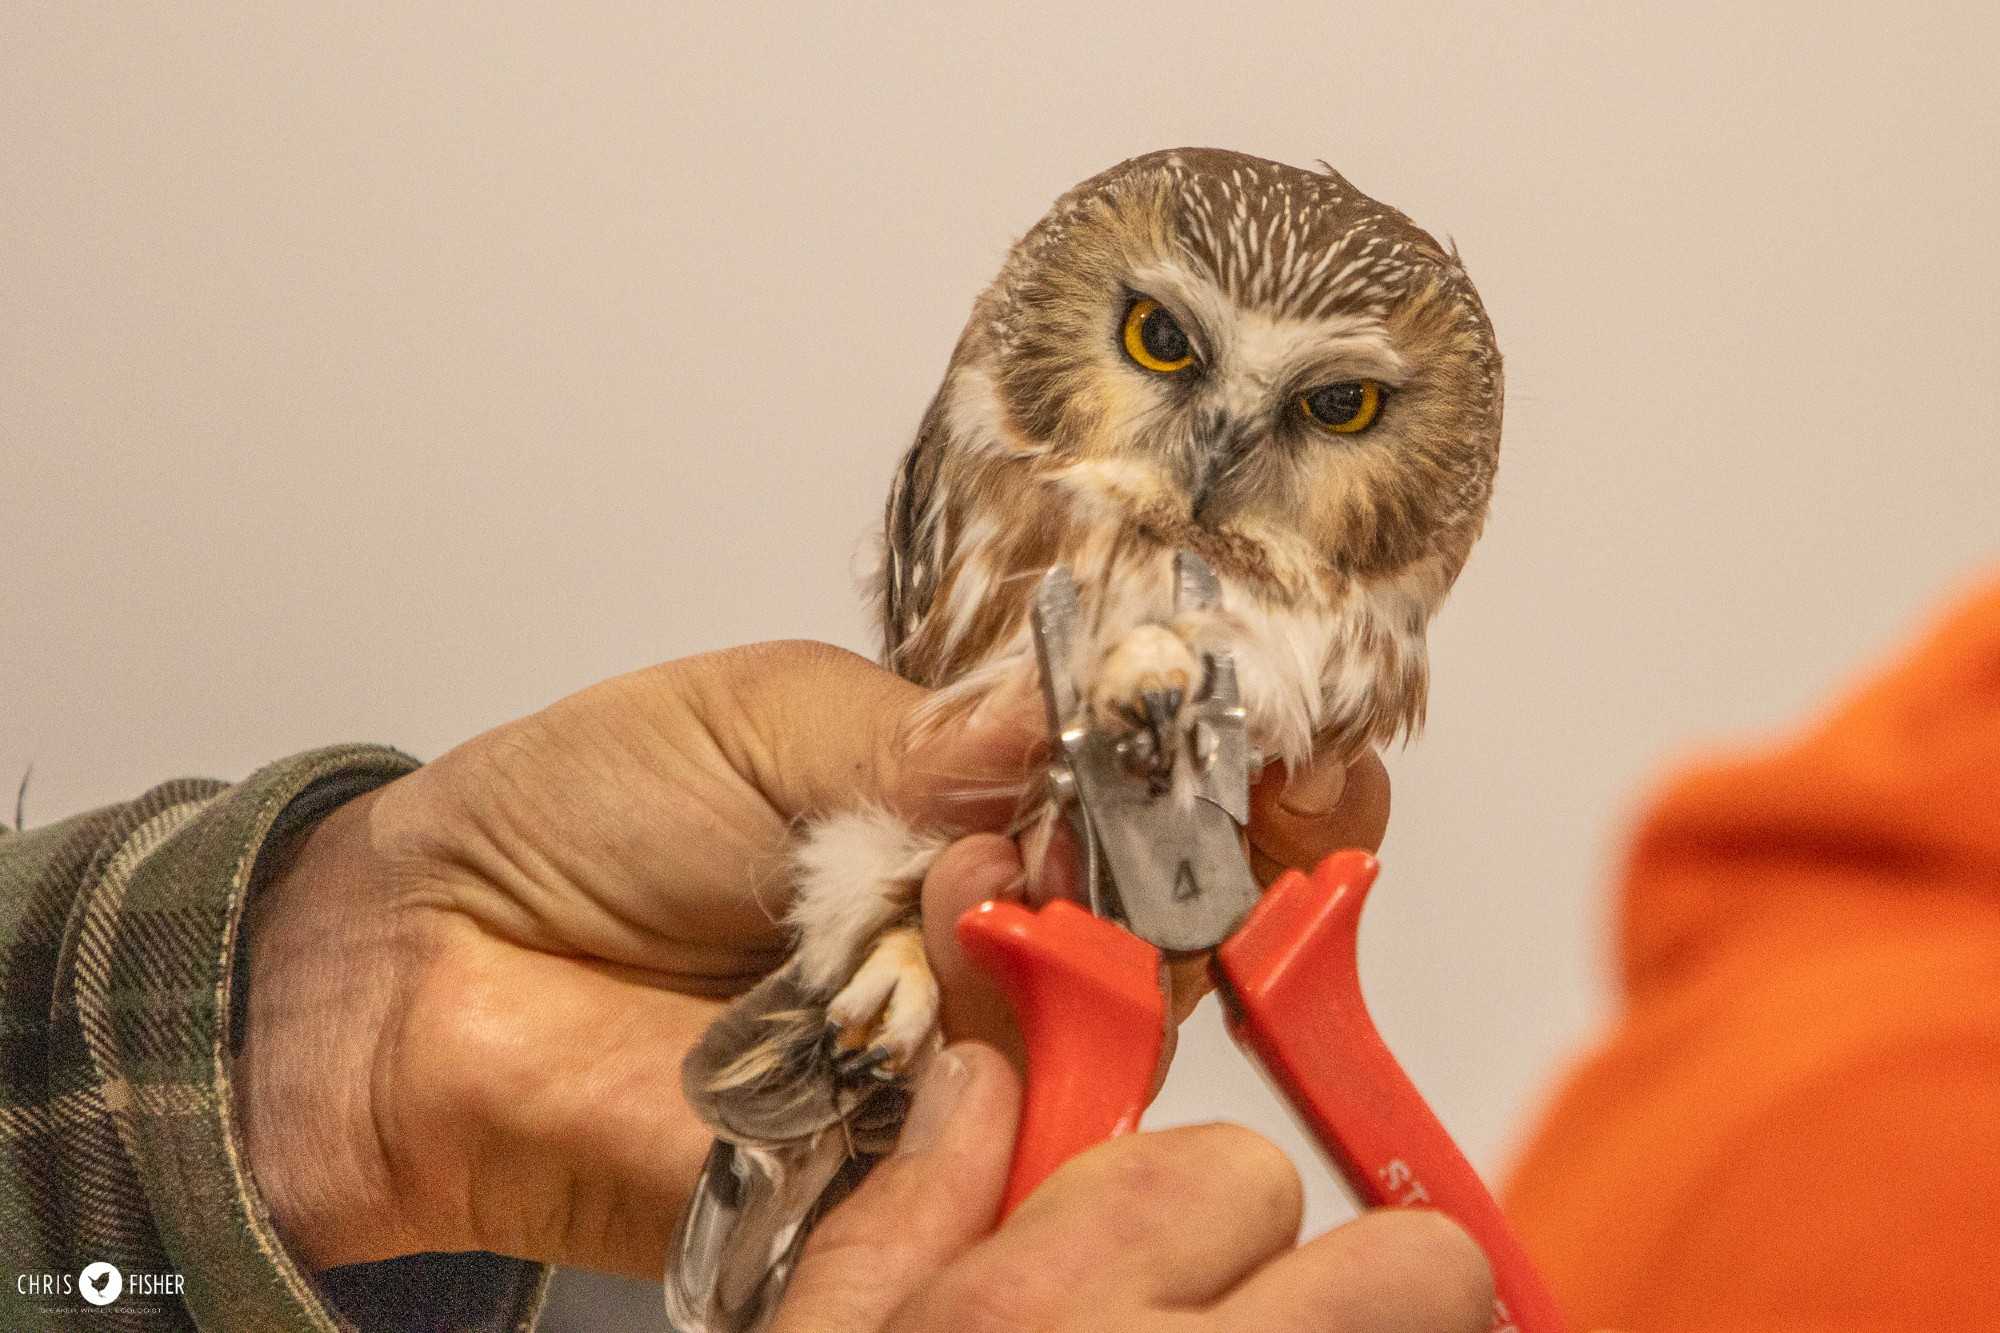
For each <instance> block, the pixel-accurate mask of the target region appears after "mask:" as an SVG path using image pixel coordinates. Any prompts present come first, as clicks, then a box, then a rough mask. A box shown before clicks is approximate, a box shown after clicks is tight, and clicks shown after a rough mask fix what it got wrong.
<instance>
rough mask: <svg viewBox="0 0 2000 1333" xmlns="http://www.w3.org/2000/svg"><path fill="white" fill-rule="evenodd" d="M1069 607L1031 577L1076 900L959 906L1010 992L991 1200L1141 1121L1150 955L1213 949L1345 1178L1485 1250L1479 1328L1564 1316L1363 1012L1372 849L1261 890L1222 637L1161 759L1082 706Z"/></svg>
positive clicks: (1069, 589)
mask: <svg viewBox="0 0 2000 1333" xmlns="http://www.w3.org/2000/svg"><path fill="white" fill-rule="evenodd" d="M1175 576H1176V582H1175V592H1176V605H1177V606H1178V607H1179V608H1180V609H1182V610H1191V609H1200V608H1206V607H1213V606H1215V605H1216V604H1217V602H1218V601H1219V597H1220V590H1219V588H1218V586H1217V583H1216V579H1215V575H1214V573H1213V572H1212V571H1211V570H1210V569H1209V568H1208V566H1207V565H1205V564H1203V563H1202V561H1201V560H1200V559H1199V558H1198V557H1196V556H1193V555H1190V554H1187V553H1182V554H1180V555H1179V556H1178V557H1177V559H1176V564H1175ZM1078 623H1079V612H1078V607H1077V595H1076V585H1075V583H1074V582H1073V581H1072V580H1071V578H1070V575H1069V572H1068V571H1067V570H1065V569H1060V568H1058V569H1055V570H1052V571H1050V573H1049V574H1048V576H1047V577H1046V578H1045V579H1044V580H1043V581H1042V586H1041V588H1040V590H1039V592H1038V594H1037V596H1036V600H1035V613H1034V629H1035V645H1036V649H1037V651H1038V652H1039V653H1040V655H1041V667H1042V685H1043V694H1044V697H1045V699H1046V701H1047V703H1048V711H1049V729H1050V732H1051V734H1052V737H1053V746H1052V748H1053V758H1052V764H1051V767H1050V784H1051V787H1052V789H1053V793H1054V795H1056V796H1057V797H1058V798H1059V799H1060V800H1061V802H1062V803H1063V808H1064V810H1065V812H1066V814H1067V816H1068V818H1069V820H1070V825H1071V827H1072V829H1074V830H1075V832H1076V835H1077V843H1078V845H1079V848H1080V850H1081V851H1082V854H1083V858H1084V861H1085V867H1086V883H1087V885H1088V888H1089V900H1090V909H1091V910H1090V911H1088V912H1086V911H1084V910H1083V908H1081V907H1079V906H1077V905H1076V904H1075V903H1071V902H1060V901H1059V902H1052V903H1049V904H1048V905H1047V906H1045V907H1043V908H1041V909H1040V910H1039V911H1031V910H1029V909H1028V908H1027V907H1024V906H1023V905H1022V904H1020V903H1011V902H991V903H985V904H982V905H981V906H979V907H975V908H973V909H972V910H971V911H970V912H967V913H966V914H965V915H964V916H962V917H960V918H959V921H958V939H959V943H960V944H961V945H962V946H963V947H964V949H965V953H966V956H967V957H968V958H970V959H971V960H972V961H973V962H974V963H975V964H976V965H978V966H979V967H980V968H981V969H982V970H984V971H985V972H986V974H987V975H988V976H989V977H990V978H992V980H993V981H994V983H995V984H996V985H997V986H998V987H999V988H1000V990H1001V991H1002V992H1004V993H1005V995H1006V997H1007V1000H1008V1003H1009V1004H1010V1005H1011V1006H1012V1007H1013V1010H1014V1016H1015V1018H1016V1019H1017V1020H1018V1021H1019V1023H1020V1027H1021V1035H1022V1040H1023V1043H1024V1045H1025V1046H1026V1049H1027V1056H1028V1070H1027V1086H1026V1088H1025V1090H1024V1096H1023V1098H1022V1103H1021V1121H1020V1128H1019V1130H1018V1131H1017V1133H1016V1137H1015V1143H1014V1159H1013V1165H1012V1166H1011V1168H1010V1171H1009V1176H1008V1181H1007V1188H1006V1193H1005V1195H1004V1196H1003V1198H1002V1201H1001V1210H1002V1215H1003V1216H1004V1215H1005V1214H1006V1213H1009V1212H1012V1211H1013V1209H1014V1208H1015V1207H1016V1206H1017V1205H1018V1204H1019V1203H1020V1202H1021V1201H1022V1200H1023V1199H1025V1198H1026V1197H1027V1196H1028V1194H1029V1193H1031V1192H1032V1191H1033V1190H1034V1188H1035V1187H1036V1186H1037V1185H1039V1184H1040V1183H1041V1182H1042V1181H1043V1180H1044V1179H1046V1178H1047V1177H1048V1176H1049V1175H1050V1174H1051V1173H1053V1172H1054V1171H1055V1170H1057V1169H1058V1168H1059V1167H1061V1166H1062V1164H1063V1163H1064V1162H1066V1161H1068V1160H1069V1159H1070V1158H1071V1157H1074V1156H1075V1155H1076V1154H1077V1153H1079V1152H1082V1151H1083V1150H1084V1149H1086V1148H1088V1147H1090V1146H1091V1145H1092V1144H1094V1143H1097V1142H1099V1141H1101V1140H1103V1139H1106V1138H1109V1137H1111V1136H1113V1135H1117V1134H1127V1133H1130V1132H1132V1131H1133V1130H1135V1129H1137V1128H1138V1127H1139V1118H1140V1116H1141V1114H1142V1113H1143V1112H1144V1111H1145V1108H1146V1104H1147V1103H1148V1102H1149V1101H1150V1100H1151V1099H1152V1095H1153V1091H1154V1089H1156V1088H1157V1087H1158V1086H1159V1072H1160V1068H1159V1066H1160V1060H1161V1056H1162V1053H1163V1052H1164V1050H1165V1049H1166V1047H1165V1035H1166V1024H1167V1022H1168V1006H1167V1003H1166V997H1165V995H1164V993H1163V991H1164V976H1165V970H1164V968H1165V960H1166V958H1167V957H1169V956H1171V955H1172V954H1174V953H1186V952H1194V951H1212V952H1210V955H1209V973H1210V975H1211V977H1212V979H1213V980H1214V983H1215V987H1216V990H1217V991H1218V993H1219V994H1220V995H1221V997H1222V1006H1223V1015H1224V1017H1225V1019H1226V1020H1227V1021H1228V1024H1229V1031H1230V1035H1231V1036H1233V1037H1234V1038H1235V1039H1236V1043H1237V1045H1238V1046H1240V1047H1241V1048H1242V1049H1243V1050H1244V1051H1245V1052H1246V1053H1247V1054H1249V1055H1250V1056H1251V1057H1252V1058H1253V1059H1254V1060H1255V1061H1256V1063H1257V1064H1258V1065H1259V1066H1261V1067H1262V1069H1263V1070H1264V1072H1265V1073H1266V1074H1267V1075H1268V1076H1269V1077H1270V1079H1271V1081H1272V1083H1273V1084H1274V1085H1275V1086H1276V1088H1277V1090H1278V1091H1279V1093H1280V1094H1281V1095H1282V1096H1283V1097H1284V1098H1285V1100H1286V1101H1288V1102H1290V1103H1291V1106H1292V1109H1293V1111H1294V1112H1295V1113H1296V1114H1297V1115H1298V1117H1299V1119H1300V1121H1301V1122H1303V1124H1304V1125H1305V1127H1306V1129H1307V1130H1308V1131H1309V1132H1310V1133H1311V1135H1312V1137H1313V1139H1314V1140H1315V1141H1316V1142H1317V1143H1318V1144H1319V1146H1320V1148H1321V1149H1322V1150H1323V1151H1324V1152H1325V1153H1326V1156H1327V1158H1328V1160H1329V1161H1330V1162H1332V1164H1333V1165H1334V1166H1335V1167H1336V1168H1337V1169H1338V1170H1339V1172H1340V1174H1341V1176H1342V1177H1343V1178H1344V1179H1345V1180H1346V1182H1347V1184H1348V1186H1349V1188H1350V1189H1351V1190H1352V1191H1353V1192H1354V1195H1355V1197H1356V1198H1357V1199H1358V1200H1360V1201H1361V1202H1362V1203H1363V1204H1364V1205H1366V1206H1369V1207H1390V1208H1392V1207H1405V1208H1409V1207H1420V1208H1433V1209H1436V1210H1438V1211H1439V1212H1442V1213H1444V1214H1446V1215H1447V1216H1449V1217H1451V1218H1453V1219H1454V1220H1456V1221H1457V1222H1458V1223H1459V1224H1460V1225H1461V1226H1463V1227H1464V1228H1465V1229H1466V1230H1467V1231H1468V1232H1470V1233H1471V1234H1472V1237H1473V1239H1474V1240H1476V1241H1478V1242H1479V1245H1480V1248H1481V1249H1483V1250H1484V1251H1485V1252H1486V1257H1487V1259H1488V1261H1489V1262H1490V1263H1491V1264H1492V1267H1493V1279H1494V1292H1495V1295H1494V1302H1493V1324H1492V1327H1493V1329H1494V1333H1562V1330H1563V1329H1564V1328H1565V1323H1564V1319H1563V1314H1562V1311H1561V1309H1560V1308H1559V1307H1558V1306H1557V1305H1556V1303H1555V1301H1554V1299H1553V1297H1552V1296H1551V1295H1550V1293H1549V1291H1548V1288H1547V1286H1546V1285H1545V1284H1544V1283H1543V1282H1542V1280H1541V1277H1540V1275H1539V1274H1538V1273H1537V1272H1536V1271H1535V1266H1534V1264H1533V1262H1532V1261H1531V1260H1530V1258H1529V1257H1528V1254H1527V1251H1526V1250H1525V1249H1523V1248H1522V1246H1521V1242H1520V1240H1519V1238H1518V1237H1516V1236H1515V1235H1514V1232H1513V1229H1512V1228H1511V1227H1510V1226H1509V1225H1508V1222H1507V1219H1506V1217H1505V1215H1503V1214H1502V1213H1501V1212H1500V1209H1499V1206H1498V1205H1497V1204H1495V1203H1494V1201H1493V1196H1492V1194H1491V1193H1489V1192H1488V1190H1487V1189H1486V1186H1485V1184H1484V1182H1482V1181H1481V1180H1480V1178H1479V1174H1478V1172H1476V1171H1474V1170H1473V1168H1472V1165H1471V1163H1469V1162H1467V1161H1466V1159H1465V1155H1464V1154H1463V1153H1461V1152H1460V1151H1459V1150H1458V1147H1457V1145H1456V1144H1454V1143H1453V1142H1452V1141H1451V1136H1450V1135H1449V1134H1448V1133H1446V1131H1445V1128H1444V1126H1443V1125H1442V1124H1440V1123H1439V1122H1438V1119H1437V1116H1436V1115H1435V1114H1433V1113H1432V1111H1431V1109H1430V1107H1429V1106H1428V1105H1426V1104H1425V1102H1424V1099H1423V1096H1422V1094H1421V1093H1419V1092H1418V1091H1417V1088H1416V1086H1415V1085H1414V1084H1412V1083H1411V1082H1410V1079H1409V1076H1408V1075H1406V1074H1405V1073H1404V1072H1403V1069H1402V1066H1401V1065H1399V1064H1398V1063H1397V1062H1396V1058H1395V1056H1394V1054H1393V1053H1391V1052H1390V1050H1389V1048H1388V1047H1387V1046H1386V1045H1384V1044H1383V1041H1382V1038H1381V1035H1380V1034H1379V1033H1378V1032H1377V1031H1376V1030H1375V1024H1374V1021H1373V1020H1372V1019H1370V1018H1369V1016H1368V1009H1367V1006H1366V1005H1365V1004H1364V1003H1363V1001H1362V996H1361V978H1360V970H1359V966H1358V960H1357V957H1356V944H1357V941H1358V938H1359V934H1360V926H1361V908H1362V905H1363V904H1364V903H1365V902H1366V900H1367V897H1368V890H1369V887H1370V886H1371V885H1372V884H1373V883H1374V882H1375V875H1376V870H1377V868H1378V867H1377V866H1376V863H1375V858H1374V857H1372V856H1370V855H1368V853H1366V852H1362V851H1355V850H1348V851H1342V852H1335V853H1334V854H1333V855H1332V856H1329V857H1327V858H1326V859H1325V860H1324V861H1322V862H1320V864H1319V865H1318V866H1317V867H1316V868H1315V869H1314V870H1313V871H1312V872H1311V874H1301V873H1300V872H1298V871H1296V870H1292V871H1286V872H1285V873H1284V874H1283V875H1280V876H1279V877H1278V878H1277V880H1276V881H1275V882H1274V883H1273V884H1272V885H1271V887H1270V889H1269V890H1267V891H1265V892H1264V893H1262V894H1261V895H1260V894H1259V892H1258V889H1257V884H1256V880H1255V879H1254V878H1253V877H1252V876H1251V874H1250V870H1249V865H1248V859H1247V857H1246V856H1245V853H1244V848H1243V845H1242V842H1241V838H1240V832H1241V829H1242V827H1243V826H1244V825H1245V824H1247V823H1248V819H1249V778H1250V770H1251V768H1252V767H1253V766H1254V763H1255V761H1254V759H1253V756H1252V754H1251V751H1250V746H1249V740H1248V737H1247V735H1246V734H1245V731H1244V718H1243V709H1242V706H1241V703H1240V701H1239V700H1238V698H1237V694H1236V669H1235V663H1234V662H1233V661H1232V660H1231V658H1230V655H1229V653H1228V652H1227V651H1226V650H1218V651H1215V652H1213V653H1212V654H1211V657H1210V661H1209V664H1208V672H1207V675H1208V680H1207V682H1206V688H1205V690H1204V691H1202V692H1201V693H1200V694H1199V695H1198V696H1197V698H1196V699H1195V701H1194V702H1193V704H1192V705H1191V706H1188V707H1183V708H1182V709H1181V710H1180V713H1179V715H1178V725H1179V726H1180V727H1181V728H1182V729H1183V734H1182V735H1180V736H1178V737H1175V738H1174V742H1175V744H1174V751H1175V753H1174V754H1173V756H1172V760H1173V771H1172V774H1171V776H1170V779H1169V780H1165V781H1163V780H1162V773H1161V767H1160V765H1159V764H1158V763H1156V762H1154V761H1156V760H1157V759H1158V758H1159V754H1160V753H1161V751H1155V752H1154V753H1152V754H1145V753H1135V750H1134V748H1133V747H1131V745H1130V743H1129V739H1128V738H1127V737H1125V736H1121V735H1114V734H1111V733H1109V732H1106V731H1102V730H1098V729H1096V728H1094V727H1093V726H1092V725H1091V721H1090V717H1089V709H1088V707H1087V701H1086V699H1085V697H1084V693H1083V691H1081V690H1080V689H1078V688H1077V681H1076V675H1075V671H1076V661H1077V653H1076V650H1077V647H1078V638H1079V632H1078Z"/></svg>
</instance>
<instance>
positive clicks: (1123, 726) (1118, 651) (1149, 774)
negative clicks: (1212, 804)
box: [1091, 625, 1211, 793]
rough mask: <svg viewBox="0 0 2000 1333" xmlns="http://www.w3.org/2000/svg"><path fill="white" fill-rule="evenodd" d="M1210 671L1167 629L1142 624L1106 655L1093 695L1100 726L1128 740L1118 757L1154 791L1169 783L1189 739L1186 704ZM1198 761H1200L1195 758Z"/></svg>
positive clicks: (1192, 745)
mask: <svg viewBox="0 0 2000 1333" xmlns="http://www.w3.org/2000/svg"><path fill="white" fill-rule="evenodd" d="M1210 674H1211V673H1210V669H1209V667H1208V665H1207V664H1206V663H1205V662H1204V660H1203V659H1202V658H1201V657H1200V656H1198V655H1197V654H1196V652H1195V650H1194V649H1193V648H1191V647H1190V646H1189V645H1188V643H1187V641H1186V640H1185V639H1183V638H1182V637H1181V636H1180V635H1179V634H1176V633H1175V632H1174V631H1173V630H1172V629H1170V628H1168V627H1167V626H1165V625H1141V626H1139V627H1138V628H1137V629H1135V630H1133V631H1132V632H1131V633H1130V634H1128V635H1127V636H1125V638H1124V639H1123V640H1121V641H1120V642H1119V643H1118V644H1117V645H1116V646H1114V647H1113V648H1112V649H1111V651H1110V652H1109V653H1107V654H1105V657H1104V662H1103V665H1102V666H1101V667H1100V668H1099V670H1098V676H1097V684H1096V688H1095V689H1093V690H1092V691H1091V702H1092V706H1093V710H1094V711H1095V713H1096V714H1097V719H1098V724H1099V725H1100V726H1106V727H1107V729H1110V730H1116V731H1125V732H1128V733H1129V735H1127V736H1126V737H1125V739H1124V740H1123V741H1122V742H1121V743H1120V747H1119V756H1120V757H1121V759H1123V761H1124V763H1125V766H1126V768H1127V770H1128V771H1130V772H1131V773H1132V774H1133V775H1134V776H1137V777H1143V778H1145V780H1146V782H1147V785H1148V786H1150V787H1151V788H1152V789H1153V791H1154V792H1156V793H1157V792H1163V791H1165V790H1167V788H1168V787H1169V786H1170V785H1171V784H1172V781H1173V772H1174V765H1175V763H1176V761H1177V760H1178V759H1179V758H1180V756H1181V754H1182V753H1183V751H1184V750H1186V751H1191V750H1193V749H1195V748H1198V745H1197V744H1195V743H1193V742H1191V740H1190V738H1189V737H1188V734H1187V733H1188V731H1189V727H1188V720H1187V716H1186V715H1187V712H1188V704H1189V701H1190V699H1191V698H1192V699H1193V701H1194V702H1196V703H1200V702H1201V696H1202V695H1203V694H1204V693H1205V692H1206V690H1207V688H1208V685H1209V676H1210ZM1195 757H1196V758H1197V760H1199V756H1198V755H1197V756H1195Z"/></svg>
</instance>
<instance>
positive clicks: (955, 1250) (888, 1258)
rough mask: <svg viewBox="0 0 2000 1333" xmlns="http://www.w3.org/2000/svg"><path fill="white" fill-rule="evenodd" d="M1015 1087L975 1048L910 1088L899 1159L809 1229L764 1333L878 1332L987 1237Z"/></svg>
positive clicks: (1013, 1114)
mask: <svg viewBox="0 0 2000 1333" xmlns="http://www.w3.org/2000/svg"><path fill="white" fill-rule="evenodd" d="M1020 1107H1021V1087H1020V1083H1019V1082H1018V1081H1017V1080H1016V1079H1015V1077H1014V1071H1013V1069H1012V1068H1011V1067H1010V1066H1009V1065H1008V1064H1007V1062H1006V1060H1004V1059H1003V1058H1001V1056H1000V1055H999V1054H998V1053H997V1052H995V1051H993V1050H991V1049H989V1048H988V1047H985V1046H981V1045H978V1044H977V1043H974V1042H961V1043H959V1044H957V1045H955V1046H949V1047H946V1048H945V1050H943V1051H942V1052H940V1053H939V1054H938V1055H937V1056H936V1057H935V1058H934V1059H932V1061H931V1062H930V1066H929V1068H928V1069H926V1070H925V1072H924V1075H923V1078H922V1079H921V1080H920V1081H919V1082H918V1084H917V1093H916V1100H915V1101H914V1102H913V1103H912V1104H911V1107H910V1114H909V1118H908V1119H907V1120H906V1121H905V1122H904V1127H903V1138H902V1142H901V1143H900V1144H898V1145H897V1148H896V1151H895V1153H894V1154H893V1155H892V1156H890V1157H889V1158H888V1159H887V1160H886V1161H884V1162H883V1163H882V1164H881V1165H880V1166H878V1167H876V1168H875V1170H874V1171H873V1172H872V1173H871V1174H870V1175H869V1177H868V1179H867V1180H865V1181H863V1182H862V1184H861V1188H859V1189H857V1190H856V1191H855V1192H854V1193H853V1195H852V1196H851V1197H849V1198H848V1200H847V1201H846V1202H845V1203H843V1204H841V1205H840V1207H838V1208H836V1209H834V1210H833V1211H832V1212H831V1213H828V1214H827V1216H826V1220H825V1221H823V1222H821V1223H820V1224H819V1226H818V1227H817V1228H815V1229H814V1231H813V1235H812V1239H811V1240H809V1241H807V1242H806V1248H805V1252H804V1253H803V1254H801V1255H800V1256H799V1266H798V1268H797V1270H796V1271H795V1272H794V1274H793V1276H792V1282H791V1287H790V1289H789V1290H788V1291H787V1292H786V1294H785V1299H784V1302H783V1303H782V1304H781V1305H780V1306H779V1307H778V1316H777V1320H776V1322H775V1323H774V1324H773V1325H772V1328H771V1333H874V1331H875V1330H877V1329H879V1328H881V1326H882V1325H883V1324H884V1323H886V1322H887V1321H888V1318H889V1316H890V1315H891V1314H892V1313H894V1312H895V1310H896V1307H897V1306H899V1305H901V1304H902V1303H903V1302H904V1301H905V1300H907V1299H908V1298H909V1297H910V1296H911V1295H912V1294H913V1293H914V1292H915V1291H916V1290H917V1289H918V1287H920V1286H921V1285H922V1284H923V1283H924V1282H925V1281H926V1280H927V1279H929V1278H930V1277H931V1276H933V1275H934V1274H936V1273H937V1272H938V1271H939V1270H940V1269H942V1268H943V1267H944V1266H945V1265H946V1264H948V1263H950V1262H951V1261H952V1260H953V1259H955V1258H957V1257H958V1256H959V1255H960V1254H962V1253H964V1251H965V1250H966V1249H968V1248H970V1247H971V1245H972V1244H973V1243H974V1242H975V1241H978V1240H980V1239H981V1238H983V1237H984V1236H985V1235H986V1234H987V1233H988V1232H989V1231H991V1230H992V1229H993V1223H994V1220H995V1217H996V1215H997V1214H998V1212H999V1209H1000V1194H1001V1190H1002V1189H1003V1188H1004V1187H1005V1185H1006V1182H1007V1165H1008V1162H1009V1160H1010V1159H1011V1158H1012V1157H1013V1151H1014V1126H1015V1122H1016V1121H1017V1120H1018V1119H1019V1116H1020Z"/></svg>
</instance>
